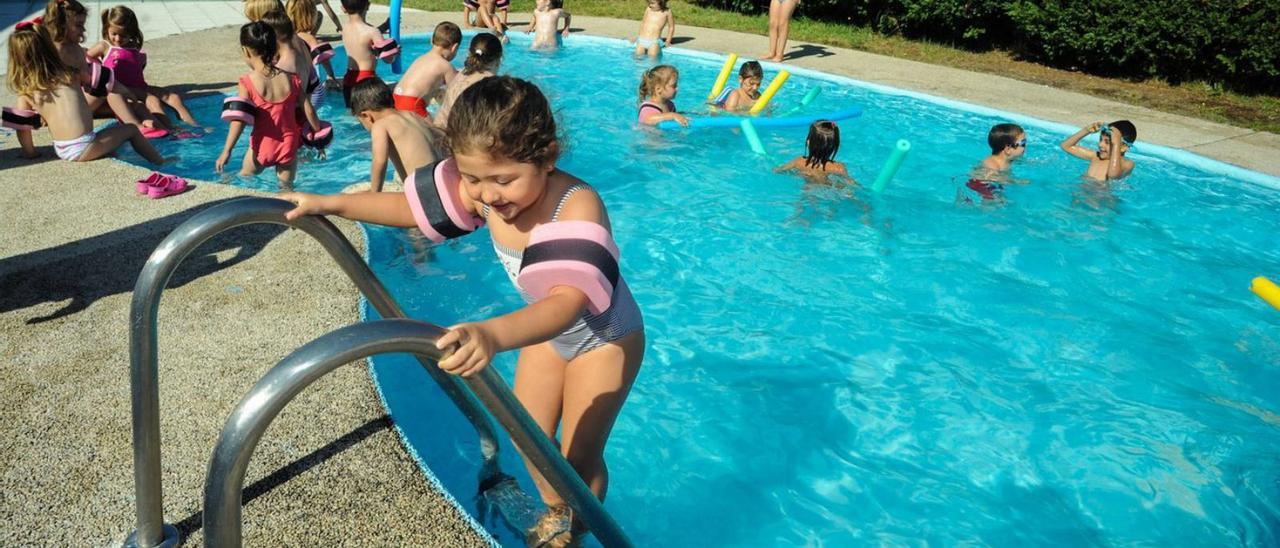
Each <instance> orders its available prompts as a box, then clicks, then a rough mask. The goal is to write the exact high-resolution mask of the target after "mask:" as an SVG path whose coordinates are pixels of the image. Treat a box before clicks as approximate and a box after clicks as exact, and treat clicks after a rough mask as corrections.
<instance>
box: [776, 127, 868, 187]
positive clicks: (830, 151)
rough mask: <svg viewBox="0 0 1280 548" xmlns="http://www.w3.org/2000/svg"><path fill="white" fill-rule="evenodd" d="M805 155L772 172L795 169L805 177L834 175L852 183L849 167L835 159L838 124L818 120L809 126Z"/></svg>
mask: <svg viewBox="0 0 1280 548" xmlns="http://www.w3.org/2000/svg"><path fill="white" fill-rule="evenodd" d="M804 148H805V155H804V156H797V157H796V158H794V159H792V160H791V161H790V162H787V163H785V164H782V165H780V166H778V167H777V168H774V172H777V173H781V172H783V171H795V172H797V173H799V174H800V175H801V176H803V177H804V178H805V179H812V180H822V181H825V180H828V179H829V178H830V177H832V176H834V177H837V178H842V179H844V180H845V181H846V182H848V183H853V178H852V177H850V176H849V169H848V168H846V167H845V165H844V163H843V162H837V161H836V159H835V158H836V153H837V152H839V151H840V126H837V125H836V123H835V122H832V121H830V120H818V121H816V122H814V123H813V124H812V125H810V126H809V137H808V138H806V139H805V140H804Z"/></svg>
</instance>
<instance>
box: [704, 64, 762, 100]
mask: <svg viewBox="0 0 1280 548" xmlns="http://www.w3.org/2000/svg"><path fill="white" fill-rule="evenodd" d="M763 81H764V68H762V67H761V66H760V63H758V62H756V61H747V62H745V63H743V64H742V68H740V69H738V87H736V88H732V87H731V88H725V90H724V91H722V92H720V96H719V97H716V99H715V100H714V101H712V102H711V104H713V105H716V106H718V107H720V108H722V109H725V110H727V111H729V112H741V111H745V110H749V109H750V108H751V106H752V105H754V104H755V103H756V99H759V98H760V83H761V82H763Z"/></svg>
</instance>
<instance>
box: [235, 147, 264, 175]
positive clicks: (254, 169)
mask: <svg viewBox="0 0 1280 548" xmlns="http://www.w3.org/2000/svg"><path fill="white" fill-rule="evenodd" d="M261 171H262V166H260V165H258V162H257V161H255V160H254V159H253V147H249V148H247V149H245V151H244V161H242V162H240V176H242V177H252V176H254V175H257V174H258V173H259V172H261Z"/></svg>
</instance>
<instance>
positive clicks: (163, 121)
mask: <svg viewBox="0 0 1280 548" xmlns="http://www.w3.org/2000/svg"><path fill="white" fill-rule="evenodd" d="M142 103H143V105H145V106H146V108H147V112H148V113H150V116H151V118H152V119H153V120H155V121H156V122H157V123H159V124H160V127H163V128H165V129H173V120H170V119H169V114H168V113H166V112H165V111H164V103H163V102H162V101H160V98H159V97H157V96H155V94H152V93H148V94H146V98H145V99H144V100H143V102H142Z"/></svg>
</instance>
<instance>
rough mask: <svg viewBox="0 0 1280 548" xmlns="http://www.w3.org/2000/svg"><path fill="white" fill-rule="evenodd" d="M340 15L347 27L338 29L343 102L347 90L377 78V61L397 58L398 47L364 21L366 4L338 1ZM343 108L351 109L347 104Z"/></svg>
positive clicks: (363, 0)
mask: <svg viewBox="0 0 1280 548" xmlns="http://www.w3.org/2000/svg"><path fill="white" fill-rule="evenodd" d="M342 11H344V12H346V13H347V26H346V27H343V29H342V45H343V46H345V48H346V50H347V73H346V74H344V75H343V76H342V98H343V100H344V101H347V99H348V96H349V95H350V94H351V86H354V85H356V84H358V83H360V81H361V80H365V79H368V78H373V77H374V76H377V74H378V73H377V72H376V70H377V68H378V67H377V64H378V59H382V60H383V61H386V62H388V63H391V62H394V61H395V59H396V57H399V55H400V45H399V44H397V43H396V41H395V40H390V39H385V38H383V37H382V31H379V30H378V27H375V26H373V25H370V24H369V23H368V22H367V21H365V20H364V16H365V12H368V11H369V0H342ZM345 104H346V105H347V106H351V105H350V103H349V101H348V102H346V103H345Z"/></svg>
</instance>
